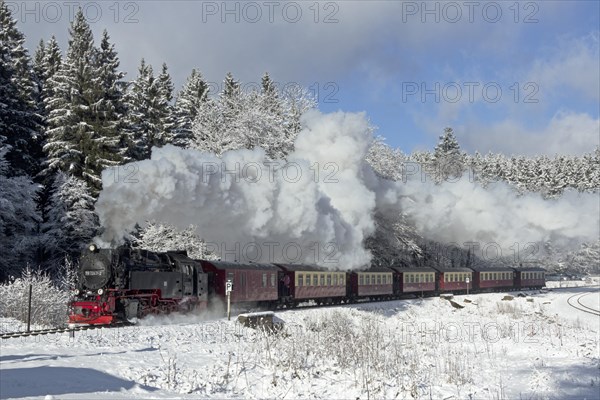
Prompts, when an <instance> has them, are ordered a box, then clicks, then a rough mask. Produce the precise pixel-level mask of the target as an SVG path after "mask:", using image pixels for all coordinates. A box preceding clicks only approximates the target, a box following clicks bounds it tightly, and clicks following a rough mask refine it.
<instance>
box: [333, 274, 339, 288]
mask: <svg viewBox="0 0 600 400" xmlns="http://www.w3.org/2000/svg"><path fill="white" fill-rule="evenodd" d="M337 285H338V274H333V286H337Z"/></svg>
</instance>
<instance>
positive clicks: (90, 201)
mask: <svg viewBox="0 0 600 400" xmlns="http://www.w3.org/2000/svg"><path fill="white" fill-rule="evenodd" d="M51 193H52V194H51V196H50V202H49V204H48V206H47V210H46V213H47V215H48V218H47V221H45V222H44V224H43V232H44V239H45V242H46V246H45V248H46V255H45V256H46V263H47V265H48V266H49V267H56V266H57V265H58V264H59V263H60V262H61V261H62V260H64V258H65V255H68V256H73V257H75V256H77V254H78V253H79V252H80V251H81V250H82V248H83V247H84V246H85V245H86V244H88V243H89V242H90V241H91V240H92V239H93V238H94V237H95V236H96V234H97V233H98V229H99V220H98V216H97V215H96V214H95V212H94V202H95V199H94V197H93V196H92V194H91V191H90V188H89V187H88V185H87V184H86V183H85V182H84V181H83V180H81V179H79V178H76V177H74V176H70V175H68V174H65V173H63V172H60V171H59V172H58V173H57V174H56V176H55V178H54V183H53V185H52V189H51Z"/></svg>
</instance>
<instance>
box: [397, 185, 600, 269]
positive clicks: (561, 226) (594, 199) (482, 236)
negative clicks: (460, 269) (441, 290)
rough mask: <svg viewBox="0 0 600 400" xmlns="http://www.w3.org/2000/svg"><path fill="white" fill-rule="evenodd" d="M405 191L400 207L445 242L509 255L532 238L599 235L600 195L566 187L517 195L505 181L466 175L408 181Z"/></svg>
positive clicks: (564, 240) (575, 240) (572, 239)
mask: <svg viewBox="0 0 600 400" xmlns="http://www.w3.org/2000/svg"><path fill="white" fill-rule="evenodd" d="M402 193H403V197H402V200H401V201H400V204H401V207H402V210H403V212H405V213H406V214H407V215H408V216H409V218H410V219H411V220H412V221H413V222H414V223H415V226H416V228H417V230H418V231H419V232H420V233H421V234H422V235H423V236H425V237H427V238H428V239H432V240H436V241H440V242H444V243H450V242H453V243H457V244H459V245H461V246H465V247H469V246H472V244H466V243H467V242H476V243H477V245H478V246H480V247H482V248H483V247H485V246H488V245H497V246H496V247H497V248H500V249H502V250H503V254H505V255H506V254H507V249H514V250H515V251H516V249H523V248H525V247H526V246H527V245H528V243H538V242H544V241H548V240H552V241H555V242H558V243H560V244H562V245H566V246H574V245H576V244H579V243H580V242H582V241H586V240H598V237H599V235H600V200H599V198H598V195H597V194H591V193H585V194H582V193H576V192H566V193H565V194H564V195H563V196H562V197H560V198H558V199H551V200H545V199H543V198H542V197H541V196H540V195H539V194H526V195H523V196H517V194H516V193H515V191H514V190H513V189H511V188H510V187H509V186H508V185H506V184H504V183H496V184H493V185H490V186H489V187H487V188H485V189H484V188H482V187H481V186H479V185H478V184H476V183H473V182H471V181H470V180H469V177H467V176H463V177H462V178H460V179H458V180H457V181H456V182H445V183H443V184H441V185H435V184H433V183H430V182H422V181H419V180H409V181H408V182H406V183H405V184H403V188H402ZM515 244H517V245H515ZM508 254H510V252H509V253H508ZM532 256H535V255H532ZM533 258H535V257H533Z"/></svg>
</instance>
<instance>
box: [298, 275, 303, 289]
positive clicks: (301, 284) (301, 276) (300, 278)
mask: <svg viewBox="0 0 600 400" xmlns="http://www.w3.org/2000/svg"><path fill="white" fill-rule="evenodd" d="M300 286H304V276H303V275H302V274H298V287H300Z"/></svg>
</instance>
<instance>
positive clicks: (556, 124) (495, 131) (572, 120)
mask: <svg viewBox="0 0 600 400" xmlns="http://www.w3.org/2000/svg"><path fill="white" fill-rule="evenodd" d="M457 131H458V134H459V138H460V140H461V143H462V144H463V145H464V147H466V148H467V149H469V150H478V151H479V152H480V153H486V152H488V151H492V152H501V153H505V154H524V155H534V154H549V155H553V154H582V153H587V152H591V151H593V150H594V149H595V148H596V146H600V120H599V119H597V118H594V117H592V116H590V115H589V114H586V113H575V112H564V111H561V112H558V113H556V114H555V115H554V116H553V117H552V119H551V120H550V121H549V122H548V124H547V125H546V126H545V127H543V128H542V129H530V128H527V127H526V126H524V124H523V123H522V122H520V121H517V120H514V119H509V118H508V119H505V120H503V121H501V122H498V123H491V124H484V123H482V122H474V123H467V124H466V125H464V126H462V127H459V128H458V129H457Z"/></svg>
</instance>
